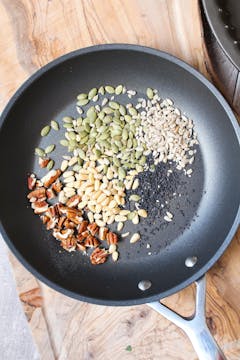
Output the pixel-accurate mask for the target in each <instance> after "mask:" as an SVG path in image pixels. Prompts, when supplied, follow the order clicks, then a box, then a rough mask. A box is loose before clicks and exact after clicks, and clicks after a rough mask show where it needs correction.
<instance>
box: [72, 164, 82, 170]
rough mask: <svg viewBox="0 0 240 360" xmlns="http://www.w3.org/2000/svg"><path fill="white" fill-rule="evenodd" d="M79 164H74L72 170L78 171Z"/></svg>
mask: <svg viewBox="0 0 240 360" xmlns="http://www.w3.org/2000/svg"><path fill="white" fill-rule="evenodd" d="M81 168H82V167H81V165H79V164H77V165H74V167H73V170H74V171H76V172H79V171H80V170H81Z"/></svg>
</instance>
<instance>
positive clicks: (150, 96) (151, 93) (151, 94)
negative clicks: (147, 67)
mask: <svg viewBox="0 0 240 360" xmlns="http://www.w3.org/2000/svg"><path fill="white" fill-rule="evenodd" d="M146 94H147V97H148V98H149V99H150V100H152V98H153V95H154V94H153V89H151V88H147V91H146Z"/></svg>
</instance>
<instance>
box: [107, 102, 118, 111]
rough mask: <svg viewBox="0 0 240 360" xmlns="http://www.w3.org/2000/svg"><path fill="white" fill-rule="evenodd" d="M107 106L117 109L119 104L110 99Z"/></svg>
mask: <svg viewBox="0 0 240 360" xmlns="http://www.w3.org/2000/svg"><path fill="white" fill-rule="evenodd" d="M109 106H110V108H112V109H114V110H118V109H119V104H118V103H117V102H115V101H110V102H109Z"/></svg>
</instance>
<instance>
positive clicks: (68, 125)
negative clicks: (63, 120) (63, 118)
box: [63, 124, 73, 129]
mask: <svg viewBox="0 0 240 360" xmlns="http://www.w3.org/2000/svg"><path fill="white" fill-rule="evenodd" d="M63 127H64V128H65V129H72V128H73V124H63Z"/></svg>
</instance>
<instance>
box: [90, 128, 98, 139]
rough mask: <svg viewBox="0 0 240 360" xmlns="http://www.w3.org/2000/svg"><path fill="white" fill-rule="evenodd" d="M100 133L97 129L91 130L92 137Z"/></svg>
mask: <svg viewBox="0 0 240 360" xmlns="http://www.w3.org/2000/svg"><path fill="white" fill-rule="evenodd" d="M97 135H98V132H97V131H96V130H95V129H92V130H91V131H90V134H89V137H90V138H95V137H96V136H97Z"/></svg>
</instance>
